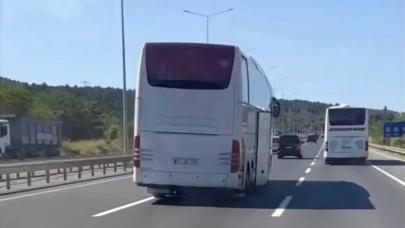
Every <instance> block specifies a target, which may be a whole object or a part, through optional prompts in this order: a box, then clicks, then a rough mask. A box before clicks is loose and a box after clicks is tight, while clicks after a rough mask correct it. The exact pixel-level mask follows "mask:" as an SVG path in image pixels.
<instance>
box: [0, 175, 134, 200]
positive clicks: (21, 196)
mask: <svg viewBox="0 0 405 228" xmlns="http://www.w3.org/2000/svg"><path fill="white" fill-rule="evenodd" d="M131 177H132V176H125V177H120V178H114V179H109V180H102V181H93V182H91V183H87V184H80V185H74V186H69V187H64V188H57V189H51V190H46V191H41V192H34V193H28V194H24V195H18V196H12V197H8V198H2V199H0V202H4V201H9V200H13V199H22V198H27V197H31V196H38V195H43V194H48V193H52V192H60V191H64V190H69V189H75V188H81V187H87V186H91V185H96V184H102V183H107V182H112V181H119V180H124V179H128V178H131Z"/></svg>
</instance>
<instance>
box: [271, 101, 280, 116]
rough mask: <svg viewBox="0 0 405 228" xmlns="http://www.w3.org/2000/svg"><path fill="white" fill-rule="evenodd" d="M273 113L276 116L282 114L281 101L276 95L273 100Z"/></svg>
mask: <svg viewBox="0 0 405 228" xmlns="http://www.w3.org/2000/svg"><path fill="white" fill-rule="evenodd" d="M271 114H272V116H273V117H274V118H278V117H279V116H280V102H279V101H278V100H277V99H276V98H274V97H273V100H272V102H271Z"/></svg>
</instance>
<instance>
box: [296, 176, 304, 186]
mask: <svg viewBox="0 0 405 228" xmlns="http://www.w3.org/2000/svg"><path fill="white" fill-rule="evenodd" d="M304 181H305V177H300V179H298V181H297V183H296V184H295V186H297V187H298V186H301V185H302V183H304Z"/></svg>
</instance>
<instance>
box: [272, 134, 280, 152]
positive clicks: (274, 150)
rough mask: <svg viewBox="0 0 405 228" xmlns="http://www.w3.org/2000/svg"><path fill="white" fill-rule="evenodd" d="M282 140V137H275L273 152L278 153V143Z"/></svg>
mask: <svg viewBox="0 0 405 228" xmlns="http://www.w3.org/2000/svg"><path fill="white" fill-rule="evenodd" d="M279 140H280V136H273V146H272V148H273V152H277V151H278V141H279Z"/></svg>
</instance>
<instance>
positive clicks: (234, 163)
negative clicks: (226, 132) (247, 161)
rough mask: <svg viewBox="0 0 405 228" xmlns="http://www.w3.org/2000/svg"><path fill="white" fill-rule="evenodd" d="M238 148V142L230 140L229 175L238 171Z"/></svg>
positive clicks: (239, 165)
mask: <svg viewBox="0 0 405 228" xmlns="http://www.w3.org/2000/svg"><path fill="white" fill-rule="evenodd" d="M240 168H241V161H240V146H239V141H238V140H232V154H231V173H235V172H238V171H240Z"/></svg>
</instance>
